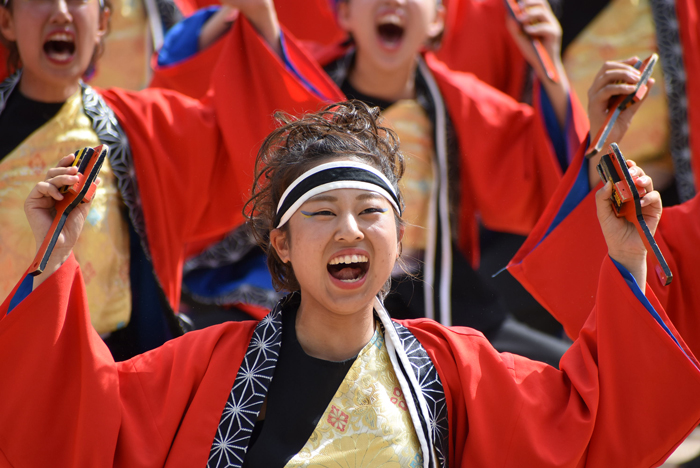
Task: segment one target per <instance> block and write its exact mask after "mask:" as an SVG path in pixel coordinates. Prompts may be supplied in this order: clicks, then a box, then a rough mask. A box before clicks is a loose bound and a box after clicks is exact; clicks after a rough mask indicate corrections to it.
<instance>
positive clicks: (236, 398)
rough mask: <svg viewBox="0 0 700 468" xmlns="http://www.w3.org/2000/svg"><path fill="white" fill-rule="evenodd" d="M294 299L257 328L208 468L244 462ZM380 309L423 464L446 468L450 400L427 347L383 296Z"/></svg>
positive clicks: (285, 301) (281, 304)
mask: <svg viewBox="0 0 700 468" xmlns="http://www.w3.org/2000/svg"><path fill="white" fill-rule="evenodd" d="M293 300H294V296H293V295H290V296H287V297H285V298H283V299H282V300H281V301H280V302H279V303H278V305H277V306H276V307H275V308H274V309H273V310H272V312H270V313H269V314H268V315H267V316H266V317H265V318H264V319H263V320H262V321H261V322H260V323H259V324H258V325H257V327H256V328H255V331H254V332H253V336H252V338H251V340H250V343H249V345H248V350H247V352H246V354H245V357H244V358H243V362H242V363H241V366H240V368H239V370H238V374H237V376H236V380H235V382H234V384H233V388H232V389H231V392H230V393H229V396H228V399H227V401H226V405H225V406H224V411H223V413H222V415H221V419H220V421H219V426H218V428H217V431H216V435H215V437H214V441H213V443H212V446H211V450H210V453H209V460H208V462H207V467H208V468H223V467H227V468H228V467H241V466H243V462H244V460H245V455H246V452H247V450H248V444H249V443H250V437H251V435H252V433H253V428H254V427H255V422H256V420H257V417H258V414H259V413H260V409H261V408H262V405H263V402H264V401H265V397H266V396H267V391H268V389H269V387H270V383H271V382H272V376H273V375H274V372H275V366H276V365H277V360H278V358H279V351H280V348H281V346H282V309H283V308H284V307H286V306H288V305H289V304H290V303H291V301H293ZM375 312H376V314H377V316H378V318H379V319H380V321H381V324H382V326H383V329H384V339H385V342H386V343H387V351H388V352H389V357H390V359H391V362H392V365H393V366H394V371H395V372H396V376H397V378H398V379H399V381H400V382H401V387H402V390H403V391H404V396H405V397H406V402H407V404H408V405H409V411H410V414H411V418H412V420H413V425H414V427H415V429H416V433H417V435H418V439H419V440H420V443H421V450H422V452H423V460H424V467H425V468H437V467H446V466H448V465H449V459H448V449H449V434H448V429H449V426H448V417H447V403H446V399H445V391H444V388H443V386H442V382H441V381H440V377H439V376H438V373H437V370H436V369H435V366H434V365H433V363H432V361H431V360H430V357H429V356H428V353H427V352H426V351H425V348H423V346H422V345H421V344H420V342H419V341H418V340H417V339H416V338H415V336H413V334H412V333H411V332H410V331H409V330H408V329H407V328H406V327H404V326H402V325H400V324H398V323H396V322H393V321H392V320H391V319H390V318H389V314H388V313H387V312H386V310H385V309H384V306H383V305H382V303H381V302H380V301H379V300H377V301H376V303H375ZM426 455H427V456H426Z"/></svg>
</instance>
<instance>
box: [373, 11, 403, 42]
mask: <svg viewBox="0 0 700 468" xmlns="http://www.w3.org/2000/svg"><path fill="white" fill-rule="evenodd" d="M377 35H378V36H379V40H380V41H381V42H382V44H383V45H384V46H386V47H388V48H392V49H393V48H397V47H398V46H399V45H400V44H401V40H402V39H403V35H404V26H403V23H402V21H401V18H399V16H398V15H394V14H390V15H384V16H382V17H381V18H380V19H379V21H378V23H377Z"/></svg>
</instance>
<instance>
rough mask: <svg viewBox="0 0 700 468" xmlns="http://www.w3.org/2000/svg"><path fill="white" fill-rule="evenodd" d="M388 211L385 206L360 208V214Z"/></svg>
mask: <svg viewBox="0 0 700 468" xmlns="http://www.w3.org/2000/svg"><path fill="white" fill-rule="evenodd" d="M387 211H388V209H387V208H376V207H373V208H367V209H365V210H362V213H360V214H372V213H386V212H387Z"/></svg>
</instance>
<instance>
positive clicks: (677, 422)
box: [410, 259, 700, 468]
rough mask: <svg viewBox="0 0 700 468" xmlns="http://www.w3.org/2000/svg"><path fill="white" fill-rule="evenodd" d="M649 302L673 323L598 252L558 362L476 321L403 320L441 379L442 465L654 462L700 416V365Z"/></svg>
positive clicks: (650, 296)
mask: <svg viewBox="0 0 700 468" xmlns="http://www.w3.org/2000/svg"><path fill="white" fill-rule="evenodd" d="M648 301H649V303H650V304H651V306H653V309H655V311H656V312H658V314H659V319H660V320H661V321H662V322H663V323H664V325H665V326H666V327H668V329H669V332H670V333H669V332H667V331H666V330H665V329H664V328H663V327H662V326H661V325H660V323H659V322H657V320H656V319H655V318H654V316H653V315H652V313H651V311H650V310H648V309H647V308H646V307H645V306H644V304H643V302H642V301H640V300H639V299H638V298H637V297H636V296H635V295H634V293H633V292H632V289H631V288H630V287H628V285H627V283H626V282H625V280H624V279H623V277H622V276H621V274H620V273H619V271H618V270H617V268H616V267H615V266H614V265H613V263H612V261H611V260H609V259H607V260H605V262H604V264H603V266H602V269H601V272H600V282H599V289H598V297H597V302H596V307H595V309H594V310H593V312H592V313H591V315H590V317H589V319H588V321H587V322H586V324H585V326H584V328H583V330H582V332H581V334H580V336H579V339H578V340H577V341H576V342H575V343H574V344H573V346H572V347H571V349H570V350H569V351H567V353H566V354H565V355H564V357H563V358H562V360H561V363H560V369H561V371H560V370H557V369H555V368H553V367H549V366H547V365H545V364H543V363H539V362H536V361H529V360H527V359H525V358H521V357H519V356H515V355H511V354H508V353H504V354H498V353H497V352H496V351H495V350H493V348H492V347H491V346H490V345H489V344H488V342H487V341H486V339H485V338H484V337H483V336H482V335H481V334H480V333H479V332H476V331H474V330H470V329H465V328H459V327H455V328H452V329H448V328H444V327H441V326H440V325H438V324H435V323H433V322H428V321H424V322H422V323H419V324H417V325H415V326H413V327H410V329H411V331H412V332H413V333H414V335H415V336H416V337H417V338H418V340H419V341H420V342H421V343H422V344H423V346H424V347H425V348H426V349H427V351H428V353H429V355H430V356H431V359H432V361H433V363H434V364H435V366H436V368H437V370H438V373H439V375H440V379H441V381H442V384H443V386H444V388H445V392H446V397H447V407H448V415H449V427H450V438H451V439H450V457H451V464H450V465H451V466H456V467H458V466H462V467H465V468H466V467H492V466H499V467H533V468H534V467H542V466H557V467H583V466H588V467H601V466H634V467H649V466H657V465H659V464H660V463H661V462H662V461H663V460H664V459H665V458H666V457H667V456H668V455H669V454H670V453H671V451H672V450H673V449H674V448H675V447H676V446H677V445H678V444H679V443H680V442H681V441H682V440H683V439H684V438H685V436H686V435H687V434H689V433H690V432H691V431H692V430H693V429H694V428H695V427H696V426H697V424H698V422H700V401H699V400H698V398H697V393H698V391H700V372H699V371H698V368H697V366H696V365H697V361H696V360H695V358H694V357H693V356H692V354H690V351H688V350H687V348H686V347H685V345H684V343H683V341H682V339H681V338H680V337H679V336H678V334H677V333H676V331H675V329H673V326H672V325H670V324H669V323H668V319H667V317H666V315H665V312H664V310H663V308H662V307H661V304H659V302H658V300H657V299H656V298H655V297H654V295H653V293H651V292H650V293H649V294H648ZM676 340H677V341H678V343H677V342H676Z"/></svg>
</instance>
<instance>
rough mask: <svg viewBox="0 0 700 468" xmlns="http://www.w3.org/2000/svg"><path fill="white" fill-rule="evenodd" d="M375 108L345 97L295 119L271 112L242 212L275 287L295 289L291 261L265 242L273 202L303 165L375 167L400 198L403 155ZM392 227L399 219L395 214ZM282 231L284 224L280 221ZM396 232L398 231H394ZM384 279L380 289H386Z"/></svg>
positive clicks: (271, 218)
mask: <svg viewBox="0 0 700 468" xmlns="http://www.w3.org/2000/svg"><path fill="white" fill-rule="evenodd" d="M378 116H379V109H378V108H376V107H374V108H370V107H368V106H367V105H366V104H365V103H363V102H361V101H347V102H341V103H337V104H333V105H330V106H328V107H326V108H325V109H323V110H321V111H319V112H316V113H313V114H307V115H305V116H303V117H301V118H299V119H295V118H293V117H291V116H289V115H287V114H282V113H277V114H276V115H275V117H276V119H277V121H278V122H279V123H280V124H281V126H280V127H279V128H277V129H276V130H274V131H273V132H272V133H271V134H270V135H269V136H268V137H267V138H266V139H265V141H264V142H263V145H262V147H261V148H260V151H259V152H258V155H257V159H256V161H255V181H254V183H253V190H252V194H251V197H250V199H249V200H248V202H247V203H246V205H245V208H244V212H245V215H246V217H247V218H248V220H249V225H250V227H251V230H252V232H253V235H254V236H255V239H256V240H257V242H258V244H259V245H260V246H261V247H262V249H263V250H264V251H265V253H266V254H267V265H268V268H269V269H270V273H271V275H272V283H273V285H274V286H275V289H277V290H278V291H279V290H286V291H296V290H298V289H299V283H298V282H297V279H296V276H295V275H294V270H293V268H292V265H291V264H288V263H284V262H282V260H281V259H280V258H279V256H278V255H277V252H276V251H275V249H274V248H273V247H272V246H271V245H270V231H272V230H273V229H275V226H274V225H273V224H274V220H275V215H276V211H277V204H278V203H279V200H280V198H281V197H282V194H283V193H284V191H285V190H286V189H287V187H289V185H290V184H291V183H292V182H294V180H295V179H296V178H297V177H299V176H300V175H301V174H303V173H304V172H306V171H307V170H308V169H310V168H312V167H314V166H317V165H318V164H321V163H322V162H324V161H327V160H330V159H338V157H343V156H345V157H347V158H352V159H357V160H360V161H362V162H364V163H366V164H369V165H371V166H372V167H374V168H376V169H378V170H379V171H381V172H382V173H383V174H384V175H385V176H386V177H387V179H389V181H390V182H391V184H392V185H393V186H394V189H395V190H396V192H397V193H398V194H399V200H400V202H401V206H403V198H402V197H401V193H400V192H399V188H398V182H399V179H401V176H402V175H403V171H404V158H403V155H402V154H401V152H400V151H399V141H398V138H397V137H396V134H395V133H394V132H393V131H392V130H390V129H388V128H386V127H382V126H380V125H379V124H378V122H377V121H378ZM395 216H396V219H397V229H398V228H399V226H400V225H401V224H402V223H403V222H402V221H401V218H399V216H398V214H395ZM281 229H282V230H287V229H289V224H285V225H284V226H282V228H281ZM397 235H398V233H397ZM388 286H389V281H387V284H386V285H385V286H384V288H383V289H382V292H384V293H386V292H387V291H388Z"/></svg>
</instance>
